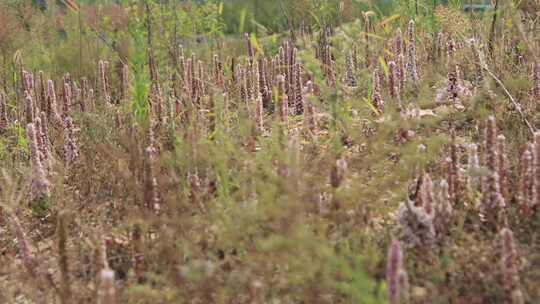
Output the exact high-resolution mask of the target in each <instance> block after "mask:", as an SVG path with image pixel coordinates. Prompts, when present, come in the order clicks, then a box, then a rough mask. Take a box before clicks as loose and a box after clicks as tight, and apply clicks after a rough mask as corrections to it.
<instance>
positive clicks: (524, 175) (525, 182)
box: [517, 143, 536, 216]
mask: <svg viewBox="0 0 540 304" xmlns="http://www.w3.org/2000/svg"><path fill="white" fill-rule="evenodd" d="M535 156H536V147H535V145H534V144H532V143H529V144H528V145H527V148H526V149H525V151H523V154H522V155H521V172H520V178H519V186H518V195H517V200H518V204H519V206H520V209H521V212H522V213H523V214H524V215H525V216H529V215H530V213H531V209H532V208H533V207H534V205H535V199H536V187H535V182H536V180H535V179H536V176H535V171H536V170H535Z"/></svg>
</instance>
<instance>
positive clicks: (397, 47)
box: [394, 28, 403, 58]
mask: <svg viewBox="0 0 540 304" xmlns="http://www.w3.org/2000/svg"><path fill="white" fill-rule="evenodd" d="M402 36H403V34H402V33H401V28H398V29H397V30H396V34H395V36H394V56H395V57H396V58H397V57H398V56H399V55H401V54H403V40H402V38H401V37H402Z"/></svg>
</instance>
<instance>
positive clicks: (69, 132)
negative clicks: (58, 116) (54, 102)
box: [64, 116, 79, 168]
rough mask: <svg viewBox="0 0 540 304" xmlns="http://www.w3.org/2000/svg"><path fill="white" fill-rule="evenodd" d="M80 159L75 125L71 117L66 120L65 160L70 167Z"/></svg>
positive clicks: (66, 117)
mask: <svg viewBox="0 0 540 304" xmlns="http://www.w3.org/2000/svg"><path fill="white" fill-rule="evenodd" d="M78 157H79V149H78V147H77V140H76V138H75V125H74V123H73V119H72V118H71V117H70V116H65V118H64V160H65V162H66V167H68V168H69V167H70V166H71V165H72V164H73V163H75V161H76V160H77V158H78Z"/></svg>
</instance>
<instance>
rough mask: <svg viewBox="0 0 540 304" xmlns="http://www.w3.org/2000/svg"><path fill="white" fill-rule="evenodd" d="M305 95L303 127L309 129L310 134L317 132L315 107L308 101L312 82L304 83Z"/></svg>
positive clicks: (311, 92)
mask: <svg viewBox="0 0 540 304" xmlns="http://www.w3.org/2000/svg"><path fill="white" fill-rule="evenodd" d="M306 93H307V95H308V97H306V98H304V103H305V106H304V108H305V111H304V125H305V126H306V127H307V129H309V130H310V131H311V132H312V133H315V132H317V119H316V117H315V115H316V114H315V107H314V106H313V104H312V103H311V101H310V100H309V97H311V96H312V95H313V82H311V81H308V82H307V83H306Z"/></svg>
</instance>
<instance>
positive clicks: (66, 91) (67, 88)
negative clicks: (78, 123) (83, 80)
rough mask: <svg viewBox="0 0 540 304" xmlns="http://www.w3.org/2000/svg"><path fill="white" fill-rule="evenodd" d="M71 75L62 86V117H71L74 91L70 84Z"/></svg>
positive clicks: (66, 77)
mask: <svg viewBox="0 0 540 304" xmlns="http://www.w3.org/2000/svg"><path fill="white" fill-rule="evenodd" d="M68 79H69V74H67V75H66V76H64V82H63V86H62V101H63V102H62V116H66V115H69V113H70V110H71V105H72V104H73V101H72V99H73V91H72V88H71V84H70V82H69V80H68Z"/></svg>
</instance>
